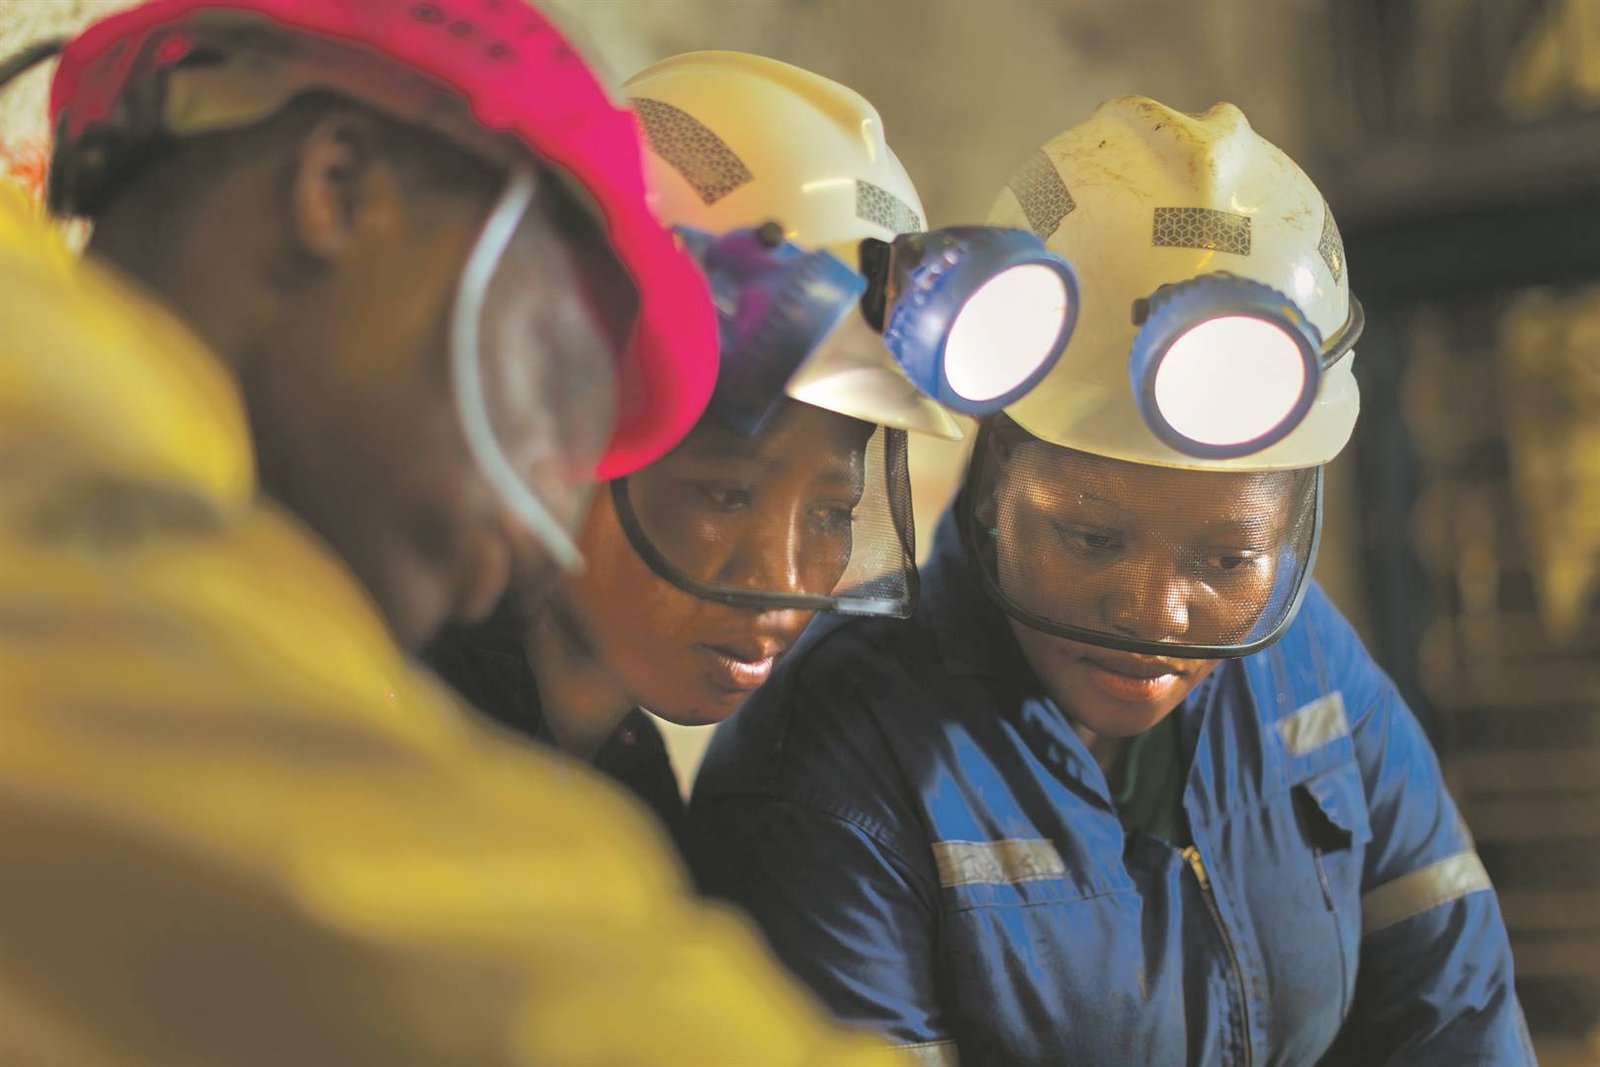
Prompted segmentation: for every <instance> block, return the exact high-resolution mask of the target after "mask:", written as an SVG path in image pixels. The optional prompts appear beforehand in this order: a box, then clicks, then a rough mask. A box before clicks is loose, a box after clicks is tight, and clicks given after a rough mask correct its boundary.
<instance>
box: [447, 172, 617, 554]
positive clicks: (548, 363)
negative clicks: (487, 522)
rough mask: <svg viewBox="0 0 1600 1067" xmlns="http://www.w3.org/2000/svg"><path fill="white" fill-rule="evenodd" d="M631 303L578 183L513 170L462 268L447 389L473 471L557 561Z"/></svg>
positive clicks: (607, 398) (586, 487)
mask: <svg viewBox="0 0 1600 1067" xmlns="http://www.w3.org/2000/svg"><path fill="white" fill-rule="evenodd" d="M636 311H637V296H636V293H635V290H634V288H633V286H632V284H631V283H630V282H629V280H628V276H627V274H626V272H625V271H624V270H623V268H622V266H621V264H620V263H619V262H618V261H617V260H616V258H615V257H614V255H613V254H612V253H611V251H610V248H609V246H608V245H607V243H606V242H605V240H604V237H603V236H602V235H601V234H600V233H599V232H598V229H597V226H596V223H595V222H594V216H593V215H592V214H591V213H590V212H589V210H587V209H586V207H585V205H584V204H583V203H582V202H581V199H580V198H579V197H578V195H577V194H576V193H575V192H574V191H573V190H571V189H570V188H567V187H566V186H564V184H563V183H562V182H561V181H560V180H559V178H557V176H556V175H555V174H554V173H553V172H550V171H542V172H538V173H535V172H532V171H518V172H515V173H513V175H512V177H511V179H510V180H509V182H508V183H507V186H506V189H505V192H504V194H503V195H502V196H501V199H500V202H499V203H498V205H497V206H496V207H495V208H494V210H493V211H492V212H491V213H490V215H489V218H488V221H487V222H485V224H484V228H483V232H482V235H481V236H480V237H479V239H478V243H477V245H476V247H475V248H474V249H473V252H472V254H471V256H470V257H469V258H468V260H467V265H466V268H465V270H464V271H463V273H462V278H461V286H460V289H459V291H458V293H457V297H456V303H455V307H454V312H453V318H452V322H451V337H450V341H451V366H452V374H453V377H454V385H455V397H456V404H457V410H458V413H459V414H460V417H461V423H462V428H463V431H464V433H465V434H466V438H467V442H468V444H469V446H470V447H471V449H472V453H473V456H474V457H475V458H476V459H477V461H478V464H479V466H480V467H481V468H482V470H483V472H484V474H485V475H486V476H487V477H488V478H489V480H490V482H491V483H492V484H493V485H494V486H495V487H496V489H498V490H499V492H500V495H501V497H502V498H503V499H504V501H505V502H506V504H507V506H509V507H510V508H511V509H512V510H513V511H514V512H515V513H516V514H517V515H518V516H519V517H520V518H521V519H522V521H523V522H524V523H525V524H526V525H527V526H528V528H529V529H530V530H532V531H533V533H534V534H535V535H537V536H538V538H539V539H540V541H541V542H543V544H544V545H545V547H546V548H547V549H548V550H549V552H550V554H551V555H552V556H553V557H554V559H555V560H556V562H557V563H558V564H560V565H561V566H562V567H563V568H565V569H567V570H577V569H579V567H580V566H581V563H582V557H581V556H580V554H579V552H578V549H577V547H576V544H575V541H574V534H575V532H576V530H577V528H578V526H579V525H581V523H582V519H583V516H584V514H585V511H586V509H587V504H588V500H589V494H590V492H591V489H592V486H593V483H594V470H595V464H596V463H597V462H598V460H599V459H600V456H601V455H602V453H603V452H604V451H605V448H606V444H607V442H608V440H609V439H610V436H611V431H612V428H613V426H614V424H615V419H616V407H617V364H618V360H619V358H620V354H621V352H622V351H623V350H624V349H625V348H626V346H627V343H628V338H629V334H630V332H631V330H632V328H633V324H634V321H635V315H636Z"/></svg>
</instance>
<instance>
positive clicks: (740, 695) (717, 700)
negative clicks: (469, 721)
mask: <svg viewBox="0 0 1600 1067" xmlns="http://www.w3.org/2000/svg"><path fill="white" fill-rule="evenodd" d="M873 429H874V427H872V426H871V425H869V424H867V423H863V422H859V421H857V420H855V419H850V418H847V417H845V416H843V415H836V414H834V413H832V412H827V411H823V410H821V409H819V408H814V407H810V406H808V405H805V404H799V403H788V404H785V405H784V406H783V408H782V409H781V410H780V411H779V412H778V413H777V414H776V415H775V416H774V417H773V418H772V420H771V422H770V423H769V424H768V426H767V428H766V429H765V430H764V431H763V432H762V433H761V434H760V435H759V436H758V437H755V438H746V437H742V436H740V435H738V434H736V433H734V432H732V431H730V430H727V429H725V428H723V427H722V426H721V425H720V424H719V423H717V422H716V421H715V420H713V419H709V418H708V419H706V420H704V421H703V422H702V423H701V424H700V426H699V427H697V428H696V429H695V431H694V432H693V433H692V434H690V435H689V437H688V438H687V439H686V440H685V441H684V443H683V444H681V445H680V446H678V448H677V449H676V450H674V451H673V452H672V453H671V454H670V455H668V456H667V457H666V458H664V459H662V460H660V461H659V462H657V463H655V464H654V465H652V466H650V467H648V468H646V469H645V470H643V471H640V472H639V473H637V474H635V475H632V476H631V477H630V478H629V479H628V482H627V493H628V500H629V502H630V504H631V506H632V509H633V511H634V513H635V515H636V516H637V519H638V524H639V527H640V529H641V530H642V531H643V532H644V534H645V536H646V537H648V539H649V540H650V542H651V543H652V544H653V545H654V546H655V547H656V549H657V550H658V551H659V552H661V554H662V555H663V556H664V557H665V558H666V559H667V560H668V561H670V563H671V564H672V565H673V566H674V567H676V568H677V569H678V570H680V571H682V572H684V573H685V574H686V575H688V576H689V577H691V578H693V579H696V580H698V581H701V582H705V583H708V584H714V585H717V586H720V587H724V588H731V589H743V590H752V591H756V590H759V591H763V592H781V593H808V594H816V595H827V594H829V593H831V592H833V589H834V586H835V585H836V584H837V583H838V582H839V579H840V577H841V576H842V575H843V574H844V572H845V569H846V567H847V566H848V564H849V562H850V557H851V552H852V544H851V515H852V512H853V511H854V509H855V507H856V504H857V503H858V502H859V501H860V499H861V495H862V491H863V487H864V485H865V462H864V459H865V453H866V448H867V443H868V440H869V439H870V437H871V435H872V432H873ZM582 548H583V552H584V555H585V556H586V558H587V559H588V561H589V566H588V568H587V569H586V570H585V572H584V573H583V574H582V575H581V576H580V577H578V578H576V579H574V580H573V581H572V583H571V585H570V601H571V603H572V604H573V606H574V607H575V608H576V610H577V612H578V614H579V616H580V617H581V618H582V620H583V621H584V623H585V624H586V625H587V628H588V630H589V632H590V634H591V636H592V639H593V641H594V644H595V646H596V649H597V651H598V652H599V653H600V655H601V656H602V658H604V659H605V661H606V662H607V664H608V666H609V667H610V668H611V669H612V670H613V671H614V672H615V673H616V674H617V676H618V678H619V679H620V680H621V681H622V683H623V684H624V685H625V686H627V688H628V689H629V690H630V691H631V692H632V693H633V695H634V697H635V698H636V699H637V700H638V701H639V702H640V703H641V704H642V705H643V706H645V707H647V708H649V709H650V710H651V711H653V712H655V713H656V714H658V715H661V716H662V717H663V718H666V719H668V720H670V721H673V722H678V723H682V724H685V725H701V724H705V723H713V722H720V721H721V720H723V719H725V718H727V717H728V716H729V715H731V714H733V712H734V711H736V710H737V709H738V707H739V705H740V704H742V703H743V702H744V700H745V698H746V697H748V696H749V695H750V694H751V693H752V692H754V691H755V690H756V689H757V688H759V687H760V686H761V684H762V683H763V682H765V681H766V680H767V678H768V677H769V676H770V675H771V673H772V670H773V667H774V666H775V665H776V664H777V662H778V660H779V659H781V658H782V656H783V655H784V653H786V652H787V651H788V650H789V648H790V647H791V646H792V645H793V644H794V642H795V641H796V640H797V639H798V638H799V636H800V633H801V631H802V630H804V629H805V627H806V624H807V623H809V622H810V621H811V617H812V615H813V614H815V613H814V612H811V611H800V610H793V609H790V610H780V609H772V608H760V607H743V606H734V605H729V604H723V603H720V602H717V601H712V600H704V599H701V598H699V597H696V596H695V595H693V594H692V593H688V592H685V591H683V590H682V589H679V588H678V587H677V586H675V585H673V584H672V583H671V582H668V581H667V580H666V579H664V578H661V577H659V576H657V575H656V574H655V572H654V571H652V570H651V569H650V567H649V565H647V564H646V563H645V562H644V560H642V559H641V558H640V557H639V554H638V553H637V552H635V551H634V548H633V546H632V544H631V543H630V542H629V540H628V537H627V535H626V534H625V533H624V532H623V529H622V527H621V525H620V524H619V521H618V517H617V512H616V507H615V503H614V501H613V499H612V496H611V494H610V493H609V492H603V493H601V494H599V497H598V499H597V501H596V504H595V507H594V508H593V510H592V511H591V512H590V515H589V519H588V522H587V524H586V526H585V528H584V531H583V536H582Z"/></svg>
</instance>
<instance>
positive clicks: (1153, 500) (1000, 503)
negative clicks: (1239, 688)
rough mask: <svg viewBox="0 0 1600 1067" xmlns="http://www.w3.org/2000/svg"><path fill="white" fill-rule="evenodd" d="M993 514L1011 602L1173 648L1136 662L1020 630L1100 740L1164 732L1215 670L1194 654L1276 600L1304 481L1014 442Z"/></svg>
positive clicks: (1060, 697) (1055, 691) (1030, 653)
mask: <svg viewBox="0 0 1600 1067" xmlns="http://www.w3.org/2000/svg"><path fill="white" fill-rule="evenodd" d="M1003 471H1004V473H1003V474H1002V475H1001V476H1000V478H999V484H998V485H997V487H996V490H995V492H994V494H993V498H992V503H991V504H990V505H989V507H990V508H991V510H992V515H993V530H994V533H993V536H994V539H995V552H996V570H997V572H998V580H999V583H1000V586H1001V588H1002V590H1003V591H1004V592H1005V593H1006V595H1007V597H1008V599H1010V600H1011V601H1012V602H1014V603H1016V604H1017V605H1018V606H1020V607H1021V608H1023V609H1024V610H1025V611H1027V612H1029V613H1031V614H1034V615H1037V616H1041V617H1043V618H1045V619H1050V620H1054V621H1059V622H1061V623H1065V624H1069V625H1072V626H1075V627H1081V628H1083V629H1087V630H1093V631H1098V632H1100V633H1103V634H1106V635H1107V636H1108V637H1109V638H1111V639H1117V638H1121V639H1134V640H1139V641H1145V642H1156V643H1162V644H1172V645H1174V646H1175V652H1174V654H1172V655H1139V654H1134V653H1129V652H1119V651H1116V650H1114V649H1111V648H1105V647H1101V646H1098V645H1093V644H1086V643H1083V642H1080V641H1074V640H1070V639H1067V638H1064V637H1058V636H1055V635H1052V634H1047V633H1044V632H1042V631H1040V630H1037V629H1034V628H1031V627H1029V626H1027V625H1025V624H1023V623H1021V622H1019V621H1015V620H1013V621H1012V623H1011V626H1012V630H1013V632H1014V633H1015V635H1016V637H1017V642H1018V644H1019V645H1020V646H1021V648H1022V651H1023V653H1024V655H1026V657H1027V659H1028V661H1029V663H1030V664H1031V665H1032V666H1033V668H1034V670H1035V672H1036V673H1037V674H1038V675H1039V677H1040V679H1041V680H1042V681H1043V682H1044V683H1045V685H1046V687H1047V688H1048V690H1049V692H1050V693H1051V695H1052V696H1053V697H1055V699H1056V701H1057V702H1058V703H1059V704H1060V705H1061V707H1062V708H1063V710H1065V711H1066V712H1067V713H1068V715H1070V716H1071V717H1072V718H1073V719H1074V720H1075V721H1077V722H1078V723H1079V724H1080V725H1082V726H1084V727H1086V728H1087V729H1089V730H1091V731H1093V732H1094V733H1096V734H1100V735H1106V736H1112V737H1130V736H1133V735H1136V734H1139V733H1142V732H1144V731H1145V730H1148V729H1150V728H1151V727H1152V726H1155V725H1156V724H1157V723H1159V722H1160V721H1161V720H1162V719H1163V718H1165V717H1166V716H1167V715H1168V714H1169V713H1171V712H1172V710H1173V709H1174V708H1176V707H1177V706H1178V705H1179V704H1180V703H1182V701H1183V699H1184V698H1185V697H1187V696H1188V695H1189V693H1190V692H1191V691H1193V689H1194V688H1195V687H1196V686H1198V685H1199V684H1200V683H1201V682H1202V681H1204V680H1205V678H1206V676H1207V675H1208V674H1210V673H1211V671H1212V670H1213V669H1214V668H1215V666H1216V663H1217V661H1216V660H1205V659H1192V658H1184V657H1183V656H1181V655H1179V654H1177V652H1178V651H1181V647H1182V646H1183V645H1185V644H1188V645H1229V644H1238V643H1241V642H1243V641H1244V640H1245V639H1246V638H1247V637H1248V636H1249V635H1250V633H1251V632H1252V630H1253V629H1254V628H1255V627H1256V625H1257V623H1258V622H1260V621H1261V619H1262V616H1263V614H1264V612H1265V611H1266V610H1267V608H1268V605H1269V604H1270V603H1272V601H1273V596H1274V590H1275V589H1276V586H1277V581H1278V577H1279V570H1280V568H1281V567H1282V566H1283V558H1282V557H1283V553H1282V549H1283V546H1284V544H1285V540H1286V537H1287V535H1288V527H1289V525H1290V524H1291V522H1292V521H1293V515H1294V514H1295V512H1296V506H1295V503H1294V502H1295V501H1296V500H1297V499H1298V498H1297V495H1296V494H1297V493H1299V492H1300V491H1301V488H1302V487H1303V486H1304V485H1305V484H1306V483H1305V481H1304V477H1305V475H1304V474H1303V472H1296V471H1288V472H1273V473H1237V474H1235V473H1231V472H1209V471H1208V472H1197V471H1186V470H1169V469H1165V468H1160V467H1150V466H1144V465H1140V464H1132V463H1123V462H1118V461H1116V460H1109V459H1104V458H1101V457H1097V456H1089V455H1085V454H1083V453H1077V452H1071V451H1068V450H1065V449H1058V448H1051V447H1050V446H1048V445H1045V444H1042V443H1040V442H1035V441H1029V442H1024V443H1021V444H1018V445H1016V446H1015V448H1014V450H1013V451H1012V453H1011V454H1010V456H1009V457H1008V458H1007V459H1006V460H1005V461H1004V466H1003Z"/></svg>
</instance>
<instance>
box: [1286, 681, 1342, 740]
mask: <svg viewBox="0 0 1600 1067" xmlns="http://www.w3.org/2000/svg"><path fill="white" fill-rule="evenodd" d="M1278 736H1279V737H1281V738H1283V743H1284V745H1285V747H1287V748H1288V749H1289V754H1290V755H1291V756H1304V755H1305V754H1306V753H1307V752H1311V751H1314V750H1316V749H1319V748H1321V747H1322V746H1323V745H1326V744H1328V743H1329V742H1331V741H1337V740H1338V739H1339V738H1341V737H1348V736H1350V722H1349V720H1348V719H1346V718H1345V715H1344V696H1343V694H1341V693H1339V692H1338V691H1337V690H1336V691H1334V692H1332V693H1329V694H1328V695H1327V696H1323V697H1318V698H1317V699H1315V700H1313V701H1312V702H1311V703H1309V704H1307V705H1306V706H1305V707H1303V708H1301V709H1300V710H1298V711H1296V712H1295V713H1294V714H1293V715H1290V716H1289V717H1288V718H1286V719H1280V720H1278Z"/></svg>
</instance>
